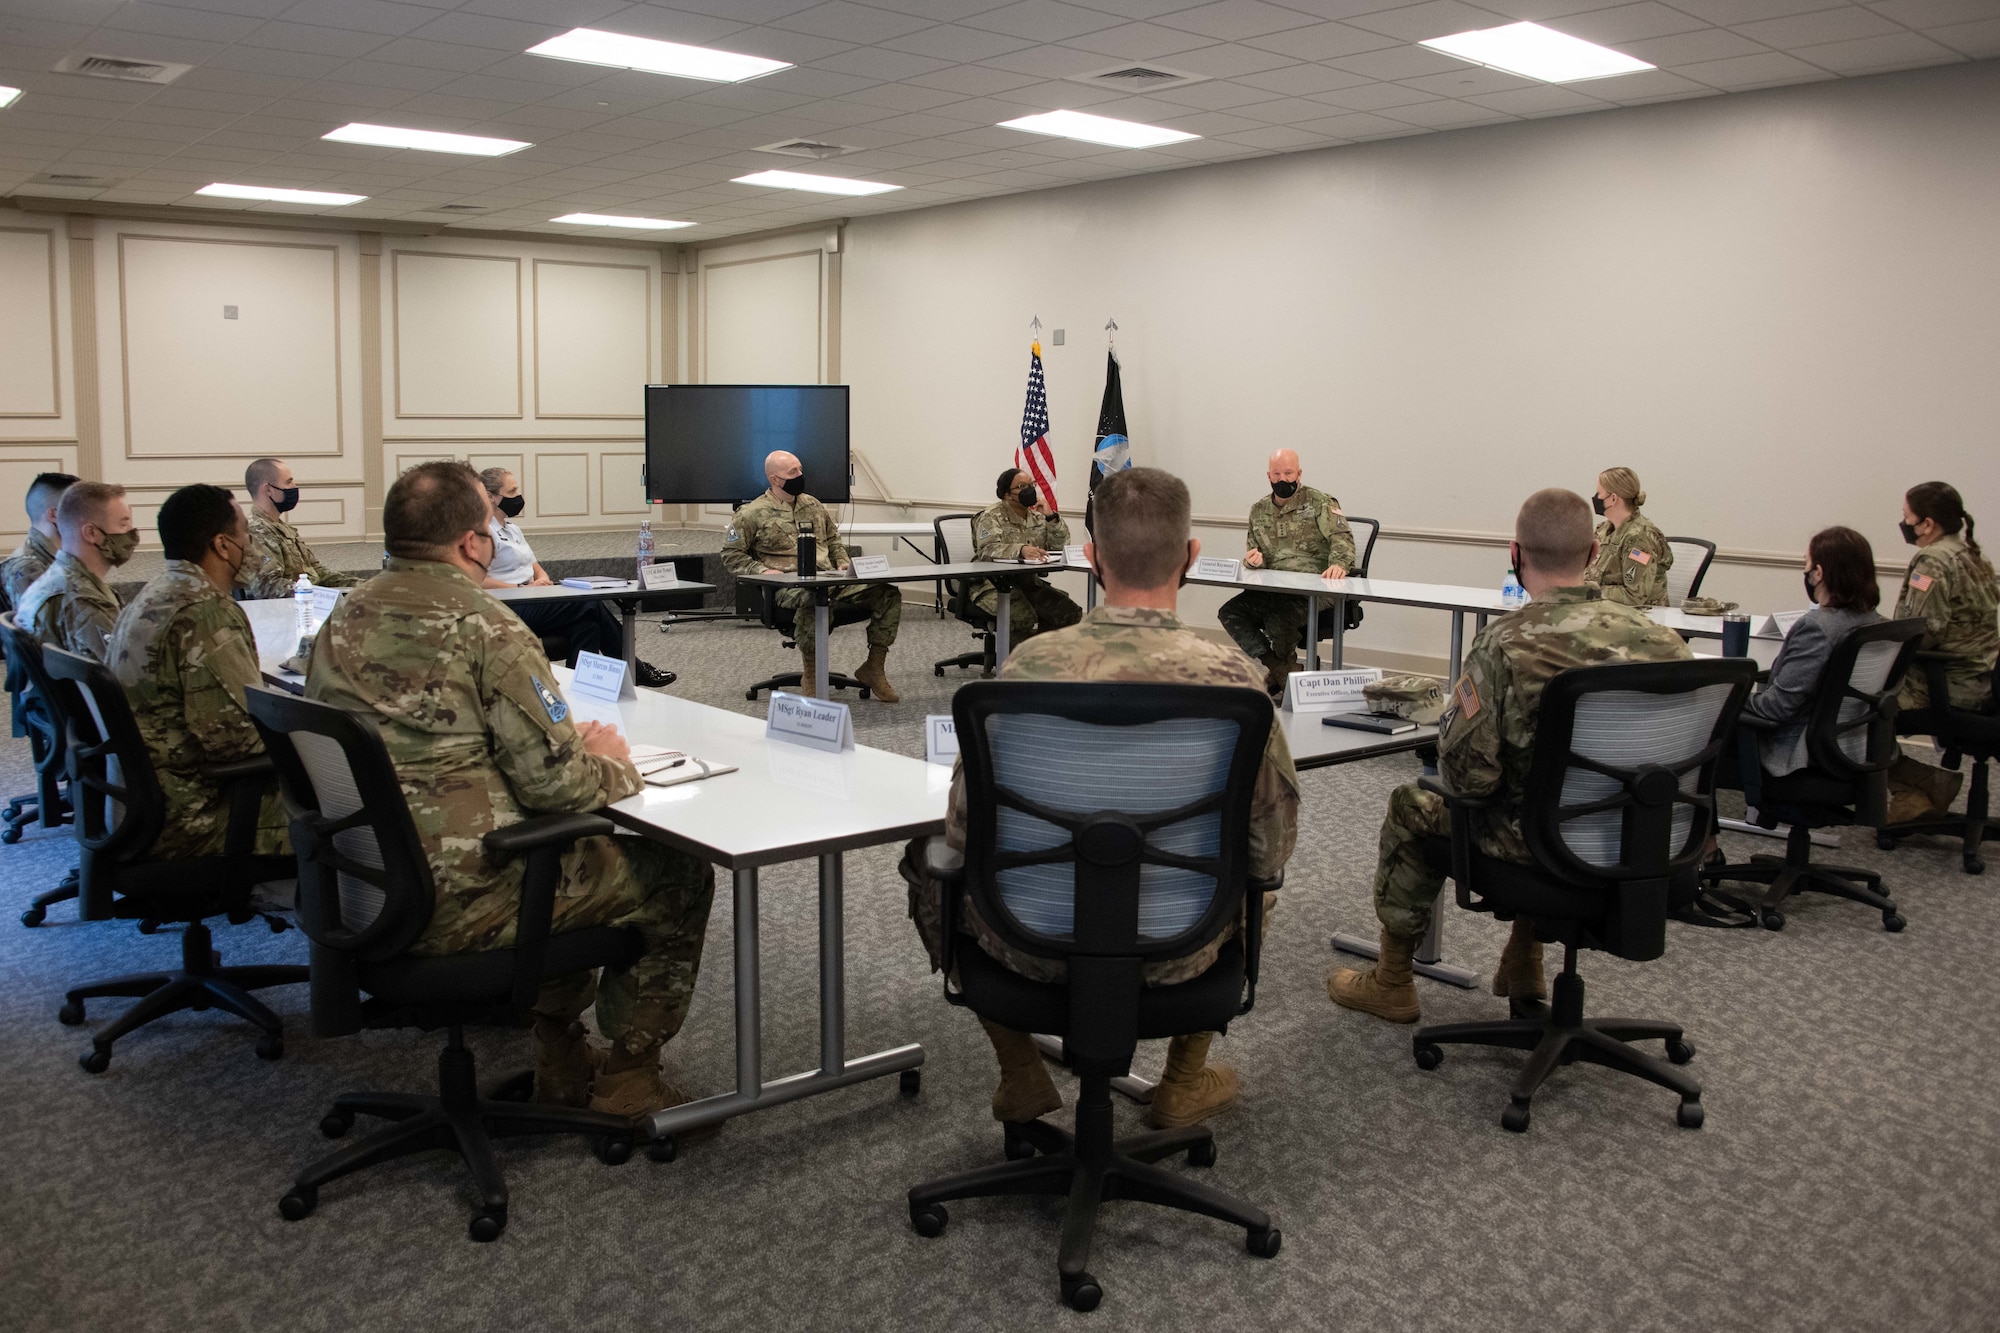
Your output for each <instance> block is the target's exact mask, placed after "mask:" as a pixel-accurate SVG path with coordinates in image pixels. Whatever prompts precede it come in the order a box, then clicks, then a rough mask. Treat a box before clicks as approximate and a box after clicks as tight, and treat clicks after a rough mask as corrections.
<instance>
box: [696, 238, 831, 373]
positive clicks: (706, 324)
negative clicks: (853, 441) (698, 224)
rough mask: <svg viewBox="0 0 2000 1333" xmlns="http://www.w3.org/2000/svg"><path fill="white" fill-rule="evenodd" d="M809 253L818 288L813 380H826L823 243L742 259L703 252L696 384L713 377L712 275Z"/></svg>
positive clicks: (816, 292) (802, 256)
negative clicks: (721, 271)
mask: <svg viewBox="0 0 2000 1333" xmlns="http://www.w3.org/2000/svg"><path fill="white" fill-rule="evenodd" d="M725 253H726V252H725ZM808 256H809V257H811V258H812V259H813V261H814V266H815V268H816V270H817V283H816V287H817V290H816V291H815V294H814V314H813V363H814V372H813V382H814V383H822V382H824V378H823V373H824V368H825V366H826V252H825V250H824V248H823V247H822V246H819V245H814V246H811V247H809V248H786V249H782V250H778V251H775V252H773V253H771V254H754V255H748V256H745V257H744V258H741V259H715V260H711V259H709V258H708V255H707V253H706V252H704V253H703V254H702V257H701V269H700V272H699V275H698V280H699V290H700V297H699V301H700V306H701V319H700V326H699V334H698V339H697V342H696V344H695V346H696V350H697V353H698V357H699V361H700V366H699V369H698V371H697V373H696V374H694V375H693V376H692V378H693V380H694V381H695V382H696V383H698V384H707V383H710V382H711V378H710V377H711V375H712V373H713V366H712V359H711V356H710V346H709V332H710V329H711V327H712V325H713V323H714V313H713V311H714V308H713V306H712V305H711V290H710V283H711V279H710V274H712V273H715V272H717V271H719V270H732V269H743V268H747V267H749V266H751V265H755V264H772V263H783V262H785V261H787V260H793V259H803V258H806V257H808Z"/></svg>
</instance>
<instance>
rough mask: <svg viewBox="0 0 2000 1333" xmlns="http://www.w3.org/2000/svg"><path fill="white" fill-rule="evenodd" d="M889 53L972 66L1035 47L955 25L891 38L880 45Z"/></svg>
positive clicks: (946, 24)
mask: <svg viewBox="0 0 2000 1333" xmlns="http://www.w3.org/2000/svg"><path fill="white" fill-rule="evenodd" d="M880 45H882V46H886V47H888V48H889V49H890V50H892V51H908V52H910V53H911V54H913V55H920V56H935V57H936V58H937V59H939V60H957V61H963V62H965V63H968V64H969V63H971V62H972V61H975V60H984V59H986V58H987V57H988V56H1000V55H1006V54H1007V53H1008V52H1009V51H1019V50H1021V49H1022V48H1023V47H1028V46H1033V45H1034V43H1033V42H1030V41H1028V40H1026V39H1025V38H1021V37H1009V36H1007V35H1006V34H1005V33H998V32H983V31H981V30H980V29H978V28H967V27H964V26H963V25H961V24H957V23H940V24H938V25H937V26H936V27H932V28H924V29H922V30H921V31H918V32H913V33H910V34H908V35H907V36H904V37H892V38H890V39H889V40H888V41H886V42H882V43H880Z"/></svg>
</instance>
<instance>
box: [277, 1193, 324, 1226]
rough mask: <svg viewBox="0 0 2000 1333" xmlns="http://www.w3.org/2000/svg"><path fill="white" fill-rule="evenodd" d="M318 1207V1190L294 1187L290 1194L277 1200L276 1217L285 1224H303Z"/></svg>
mask: <svg viewBox="0 0 2000 1333" xmlns="http://www.w3.org/2000/svg"><path fill="white" fill-rule="evenodd" d="M317 1207H319V1190H318V1189H317V1188H315V1187H314V1186H311V1185H294V1186H293V1187H292V1192H291V1193H290V1194H287V1195H286V1196H285V1197H284V1198H282V1199H280V1200H278V1216H280V1217H282V1218H284V1219H285V1220H286V1221H287V1222H303V1221H305V1220H306V1219H307V1218H308V1217H311V1216H312V1211H313V1209H315V1208H317Z"/></svg>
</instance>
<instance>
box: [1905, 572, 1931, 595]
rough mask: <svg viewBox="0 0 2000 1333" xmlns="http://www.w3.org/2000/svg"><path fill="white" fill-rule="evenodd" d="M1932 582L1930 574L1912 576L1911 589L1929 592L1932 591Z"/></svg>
mask: <svg viewBox="0 0 2000 1333" xmlns="http://www.w3.org/2000/svg"><path fill="white" fill-rule="evenodd" d="M1931 582H1932V580H1931V576H1930V575H1928V574H1912V575H1910V587H1911V588H1912V589H1914V590H1915V591H1917V592H1929V591H1930V590H1931Z"/></svg>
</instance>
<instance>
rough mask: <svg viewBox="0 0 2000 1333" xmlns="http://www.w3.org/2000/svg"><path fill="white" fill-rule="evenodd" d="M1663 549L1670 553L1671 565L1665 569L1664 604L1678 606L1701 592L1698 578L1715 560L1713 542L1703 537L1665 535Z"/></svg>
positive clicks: (1706, 571) (1704, 574) (1700, 579)
mask: <svg viewBox="0 0 2000 1333" xmlns="http://www.w3.org/2000/svg"><path fill="white" fill-rule="evenodd" d="M1667 549H1668V550H1670V551H1672V552H1673V553H1674V565H1673V568H1672V569H1669V570H1668V571H1667V605H1668V606H1679V605H1680V604H1681V603H1682V602H1684V601H1686V600H1687V599H1688V598H1690V597H1698V596H1700V595H1701V581H1702V580H1703V579H1705V578H1707V577H1708V567H1709V566H1710V565H1712V564H1714V563H1715V543H1714V542H1712V541H1709V540H1708V539H1706V538H1704V537H1669V538H1667Z"/></svg>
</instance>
